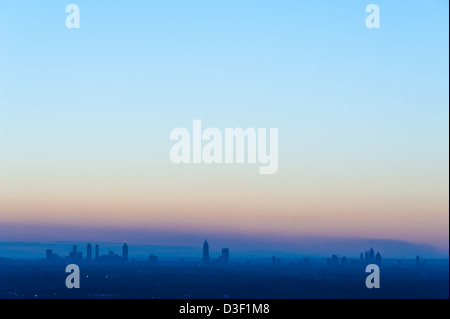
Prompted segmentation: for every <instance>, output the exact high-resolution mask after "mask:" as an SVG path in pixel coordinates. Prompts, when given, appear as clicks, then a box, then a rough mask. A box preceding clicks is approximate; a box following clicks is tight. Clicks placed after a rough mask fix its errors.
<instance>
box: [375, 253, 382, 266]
mask: <svg viewBox="0 0 450 319" xmlns="http://www.w3.org/2000/svg"><path fill="white" fill-rule="evenodd" d="M375 263H376V264H377V265H378V266H379V265H381V254H380V252H377V254H376V255H375Z"/></svg>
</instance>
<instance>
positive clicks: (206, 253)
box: [203, 239, 209, 264]
mask: <svg viewBox="0 0 450 319" xmlns="http://www.w3.org/2000/svg"><path fill="white" fill-rule="evenodd" d="M203 263H204V264H209V244H208V241H207V240H206V239H205V242H204V243H203Z"/></svg>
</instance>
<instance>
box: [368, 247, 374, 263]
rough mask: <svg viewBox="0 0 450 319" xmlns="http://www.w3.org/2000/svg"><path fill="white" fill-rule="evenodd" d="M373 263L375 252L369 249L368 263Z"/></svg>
mask: <svg viewBox="0 0 450 319" xmlns="http://www.w3.org/2000/svg"><path fill="white" fill-rule="evenodd" d="M374 262H375V251H374V250H373V248H370V251H369V263H370V264H373V263H374Z"/></svg>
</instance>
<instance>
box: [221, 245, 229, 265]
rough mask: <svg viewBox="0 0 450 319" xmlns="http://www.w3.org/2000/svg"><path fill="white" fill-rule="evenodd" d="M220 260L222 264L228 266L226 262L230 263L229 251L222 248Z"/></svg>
mask: <svg viewBox="0 0 450 319" xmlns="http://www.w3.org/2000/svg"><path fill="white" fill-rule="evenodd" d="M220 258H221V262H222V263H223V264H225V265H226V264H228V262H229V261H230V249H229V248H222V256H221V257H220Z"/></svg>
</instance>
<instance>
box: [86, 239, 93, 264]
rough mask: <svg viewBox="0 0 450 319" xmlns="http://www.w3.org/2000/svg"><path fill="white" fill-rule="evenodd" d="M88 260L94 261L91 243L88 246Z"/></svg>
mask: <svg viewBox="0 0 450 319" xmlns="http://www.w3.org/2000/svg"><path fill="white" fill-rule="evenodd" d="M86 260H87V261H92V245H91V244H90V243H89V244H87V247H86Z"/></svg>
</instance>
